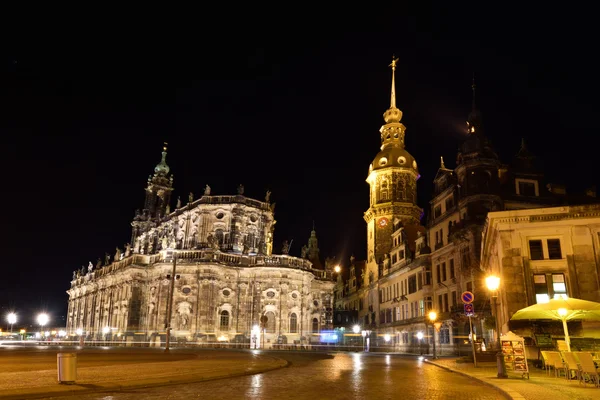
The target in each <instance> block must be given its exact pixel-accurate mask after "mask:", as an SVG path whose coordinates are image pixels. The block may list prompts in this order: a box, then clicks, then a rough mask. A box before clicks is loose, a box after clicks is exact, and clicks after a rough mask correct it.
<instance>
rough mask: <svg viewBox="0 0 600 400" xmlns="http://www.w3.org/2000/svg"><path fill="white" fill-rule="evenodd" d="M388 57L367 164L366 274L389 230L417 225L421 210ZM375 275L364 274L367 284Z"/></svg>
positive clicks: (383, 250) (385, 246) (385, 248)
mask: <svg viewBox="0 0 600 400" xmlns="http://www.w3.org/2000/svg"><path fill="white" fill-rule="evenodd" d="M397 61H398V59H397V58H393V59H392V63H391V64H390V67H391V68H392V92H391V99H390V108H389V109H388V110H387V111H386V112H385V113H384V114H383V119H384V120H385V125H383V126H382V127H381V129H380V130H379V131H380V132H381V150H380V151H379V153H377V155H376V156H375V159H374V160H373V162H372V163H371V165H370V166H369V176H368V177H367V183H368V184H369V186H370V192H369V193H370V194H369V198H370V202H369V204H370V207H369V209H368V210H367V211H366V212H365V214H364V218H365V221H366V223H367V251H368V258H367V263H368V264H369V265H370V266H369V267H368V269H369V273H372V274H376V271H377V270H376V269H375V267H374V265H375V264H376V263H379V262H380V261H381V260H382V259H383V258H384V257H385V256H386V255H387V254H389V251H390V249H391V247H392V232H393V231H394V230H395V229H396V228H397V227H398V226H400V224H402V225H404V226H408V225H411V226H415V225H419V223H420V219H421V215H422V212H423V210H422V209H421V208H419V207H418V206H417V204H416V202H417V179H419V172H418V169H417V162H416V161H415V159H414V157H413V156H411V155H410V153H409V152H408V151H406V150H405V148H404V131H405V130H406V127H405V126H404V125H403V124H402V123H401V122H400V120H401V119H402V111H400V110H399V109H398V108H397V107H396V87H395V86H396V83H395V73H396V62H397ZM377 278H378V276H377V275H375V276H371V277H368V280H367V283H372V279H377Z"/></svg>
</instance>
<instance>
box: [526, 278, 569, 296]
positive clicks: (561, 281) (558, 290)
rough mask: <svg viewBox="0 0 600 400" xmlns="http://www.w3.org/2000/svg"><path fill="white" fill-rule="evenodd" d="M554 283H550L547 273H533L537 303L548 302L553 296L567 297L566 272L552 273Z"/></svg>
mask: <svg viewBox="0 0 600 400" xmlns="http://www.w3.org/2000/svg"><path fill="white" fill-rule="evenodd" d="M551 279H552V282H551V283H552V284H551V286H549V285H548V279H547V276H546V274H535V275H533V285H534V288H535V300H536V302H537V303H547V302H548V301H550V299H551V298H554V299H558V298H567V297H568V294H567V285H566V283H565V275H564V274H552V275H551Z"/></svg>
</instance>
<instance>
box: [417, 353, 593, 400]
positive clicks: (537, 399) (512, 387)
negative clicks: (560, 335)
mask: <svg viewBox="0 0 600 400" xmlns="http://www.w3.org/2000/svg"><path fill="white" fill-rule="evenodd" d="M457 360H458V359H457V358H454V357H453V358H446V357H444V358H438V359H435V360H433V359H426V360H425V362H427V363H429V364H433V365H437V366H439V367H441V368H444V369H447V370H449V371H453V372H455V373H459V374H463V375H466V376H470V377H472V378H474V379H477V380H478V381H481V382H483V383H485V384H486V385H489V386H492V387H494V388H496V389H497V390H499V391H500V392H502V393H504V394H505V395H506V396H507V397H508V398H510V399H515V400H523V399H527V400H597V399H600V388H597V387H595V386H594V385H593V384H587V385H586V386H584V385H583V384H580V383H579V382H578V381H577V380H567V379H565V378H564V377H560V378H557V377H555V376H554V372H553V371H551V372H550V375H548V374H547V373H546V371H544V370H542V369H539V368H535V367H532V368H531V369H530V370H529V379H527V378H526V377H525V378H521V374H518V373H512V372H508V378H507V379H499V378H497V373H498V372H497V369H496V363H495V362H482V363H478V365H477V368H475V367H474V366H473V363H457V362H456V361H457Z"/></svg>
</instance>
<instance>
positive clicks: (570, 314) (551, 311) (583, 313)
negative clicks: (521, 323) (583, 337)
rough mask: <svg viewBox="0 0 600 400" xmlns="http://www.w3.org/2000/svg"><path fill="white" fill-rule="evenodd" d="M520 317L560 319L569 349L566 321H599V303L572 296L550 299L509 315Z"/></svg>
mask: <svg viewBox="0 0 600 400" xmlns="http://www.w3.org/2000/svg"><path fill="white" fill-rule="evenodd" d="M522 319H553V320H557V321H562V323H563V329H564V331H565V342H566V343H567V350H568V351H571V341H570V339H569V330H568V329H567V321H571V320H588V321H600V303H596V302H593V301H588V300H581V299H574V298H566V299H564V298H560V299H552V300H550V301H548V302H547V303H538V304H534V305H532V306H529V307H526V308H523V309H521V310H519V311H517V312H516V313H514V315H513V316H512V317H511V320H522Z"/></svg>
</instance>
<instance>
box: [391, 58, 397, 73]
mask: <svg viewBox="0 0 600 400" xmlns="http://www.w3.org/2000/svg"><path fill="white" fill-rule="evenodd" d="M397 62H398V57H396V56H394V55H392V63H391V64H390V65H389V66H390V67H392V71H395V70H396V63H397Z"/></svg>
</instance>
